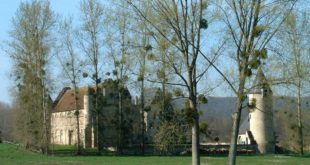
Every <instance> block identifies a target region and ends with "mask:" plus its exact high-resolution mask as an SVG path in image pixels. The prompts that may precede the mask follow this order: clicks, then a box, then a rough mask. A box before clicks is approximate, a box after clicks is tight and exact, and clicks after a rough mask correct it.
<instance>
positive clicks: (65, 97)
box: [53, 87, 88, 112]
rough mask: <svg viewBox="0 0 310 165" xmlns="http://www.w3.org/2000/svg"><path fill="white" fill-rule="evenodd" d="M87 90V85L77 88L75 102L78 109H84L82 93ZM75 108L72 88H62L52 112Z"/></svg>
mask: <svg viewBox="0 0 310 165" xmlns="http://www.w3.org/2000/svg"><path fill="white" fill-rule="evenodd" d="M87 92H88V88H87V87H83V88H78V89H77V97H78V100H77V103H78V107H79V109H84V95H85V94H86V93H87ZM71 110H75V101H74V95H73V89H70V88H68V87H66V88H64V89H63V90H62V92H60V94H59V95H58V97H57V99H56V101H55V103H54V108H53V112H63V111H71Z"/></svg>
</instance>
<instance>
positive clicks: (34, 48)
mask: <svg viewBox="0 0 310 165" xmlns="http://www.w3.org/2000/svg"><path fill="white" fill-rule="evenodd" d="M54 25H55V14H54V13H53V11H52V10H51V8H50V4H49V2H48V1H38V0H33V1H30V2H22V3H21V4H20V6H19V8H18V10H17V12H16V14H15V16H14V17H13V19H12V30H11V31H10V37H11V39H10V41H9V42H8V46H9V48H8V54H9V55H10V57H11V59H12V61H13V63H14V65H13V66H14V68H13V73H12V75H13V77H14V78H15V80H16V83H17V84H16V86H17V92H16V100H17V108H18V112H19V114H18V117H17V119H18V120H17V121H15V122H17V123H16V125H17V126H18V128H17V129H19V131H21V132H23V133H25V134H24V135H22V136H23V137H20V139H21V140H22V142H23V143H25V144H26V147H28V148H31V149H35V150H39V149H40V150H41V151H42V153H45V154H47V153H48V145H49V142H50V140H49V136H50V135H49V125H50V120H49V119H50V108H51V106H50V105H51V104H50V102H51V99H50V97H49V93H50V92H49V70H48V63H49V62H50V57H51V50H52V48H53V47H52V44H53V37H52V32H53V27H54ZM19 123H21V124H19Z"/></svg>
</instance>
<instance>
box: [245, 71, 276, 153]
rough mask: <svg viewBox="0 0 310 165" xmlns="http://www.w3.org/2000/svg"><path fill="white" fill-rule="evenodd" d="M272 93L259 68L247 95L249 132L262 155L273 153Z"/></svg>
mask: <svg viewBox="0 0 310 165" xmlns="http://www.w3.org/2000/svg"><path fill="white" fill-rule="evenodd" d="M272 103H273V102H272V91H271V88H270V86H269V84H268V82H267V79H266V77H265V75H264V73H263V71H262V69H261V68H259V69H258V70H257V75H256V78H255V81H254V84H253V87H252V90H251V92H250V93H249V105H250V113H249V123H250V131H251V132H252V134H253V137H254V140H255V141H256V143H257V147H258V151H259V152H260V153H262V154H266V153H274V152H275V139H274V130H273V108H272Z"/></svg>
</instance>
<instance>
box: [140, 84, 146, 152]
mask: <svg viewBox="0 0 310 165" xmlns="http://www.w3.org/2000/svg"><path fill="white" fill-rule="evenodd" d="M144 131H145V123H144V80H143V79H142V81H141V144H140V147H141V153H142V155H144V143H145V142H144Z"/></svg>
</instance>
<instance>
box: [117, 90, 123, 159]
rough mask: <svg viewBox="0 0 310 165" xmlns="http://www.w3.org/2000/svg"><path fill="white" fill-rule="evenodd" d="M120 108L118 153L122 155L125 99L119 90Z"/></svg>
mask: <svg viewBox="0 0 310 165" xmlns="http://www.w3.org/2000/svg"><path fill="white" fill-rule="evenodd" d="M118 106H119V135H118V136H119V137H118V153H119V154H122V152H123V151H122V150H123V98H122V91H121V89H120V87H119V89H118Z"/></svg>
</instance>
